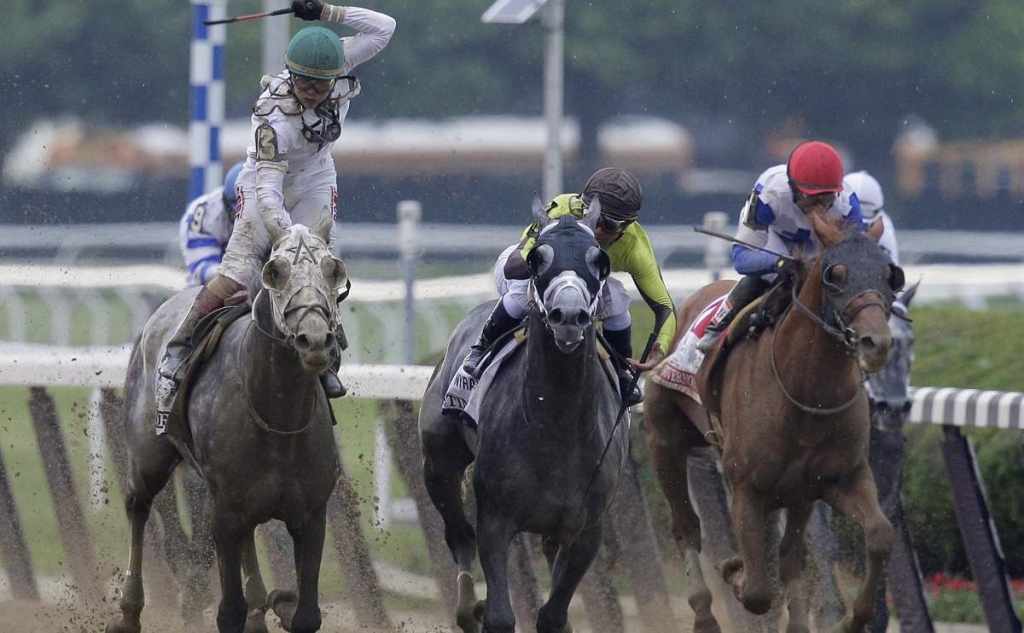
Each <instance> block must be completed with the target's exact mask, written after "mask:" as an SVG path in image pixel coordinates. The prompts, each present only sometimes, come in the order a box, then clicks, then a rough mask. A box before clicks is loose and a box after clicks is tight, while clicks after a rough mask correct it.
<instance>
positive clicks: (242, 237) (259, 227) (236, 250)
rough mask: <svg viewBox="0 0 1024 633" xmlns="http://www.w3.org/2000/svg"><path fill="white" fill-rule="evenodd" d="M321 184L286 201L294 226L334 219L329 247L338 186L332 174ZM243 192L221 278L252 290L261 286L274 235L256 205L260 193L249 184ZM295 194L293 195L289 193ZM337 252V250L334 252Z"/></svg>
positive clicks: (245, 184)
mask: <svg viewBox="0 0 1024 633" xmlns="http://www.w3.org/2000/svg"><path fill="white" fill-rule="evenodd" d="M317 180H318V182H312V183H308V184H307V187H306V188H305V189H304V190H303V191H302V192H301V193H299V194H296V195H288V196H287V197H286V204H285V206H286V210H287V211H288V215H289V216H290V217H291V220H292V223H294V224H303V225H305V226H307V227H310V228H312V227H314V226H316V225H317V224H319V223H320V222H321V221H323V220H324V218H331V219H332V227H331V236H330V241H329V244H328V246H333V244H334V227H333V219H334V216H335V214H336V213H337V200H338V186H337V180H336V178H335V177H334V176H333V174H331V177H330V178H326V177H324V178H318V179H317ZM241 187H242V192H241V196H239V199H238V207H239V208H238V212H239V213H240V215H239V217H238V218H237V219H236V220H235V228H234V230H233V231H232V232H231V239H230V240H228V246H227V250H226V251H225V252H224V259H223V261H222V263H221V266H220V274H222V275H224V276H226V277H228V278H230V279H233V280H234V281H236V282H238V283H240V284H244V285H245V286H246V287H247V288H252V287H253V284H259V283H260V281H259V280H260V275H261V272H262V270H263V264H264V262H265V261H266V258H267V256H268V255H269V254H270V247H271V246H272V244H271V243H270V235H269V234H268V233H267V229H266V227H265V226H264V224H263V217H262V216H261V215H260V210H259V206H258V205H257V203H256V190H255V188H254V187H253V186H252V185H251V184H249V183H244V184H242V185H241ZM287 193H288V194H291V193H292V192H291V191H288V192H287ZM332 250H333V249H332Z"/></svg>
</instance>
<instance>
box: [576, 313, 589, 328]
mask: <svg viewBox="0 0 1024 633" xmlns="http://www.w3.org/2000/svg"><path fill="white" fill-rule="evenodd" d="M576 325H578V326H580V327H587V326H588V325H590V314H588V313H586V312H580V313H579V314H577V315H576Z"/></svg>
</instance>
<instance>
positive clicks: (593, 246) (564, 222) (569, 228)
mask: <svg viewBox="0 0 1024 633" xmlns="http://www.w3.org/2000/svg"><path fill="white" fill-rule="evenodd" d="M538 221H540V222H541V223H542V229H541V231H540V235H539V236H538V237H537V246H536V247H535V248H534V249H533V250H532V251H531V252H530V254H529V256H528V257H527V262H526V263H527V264H528V265H529V267H530V272H531V277H532V280H533V284H534V300H535V301H536V302H537V306H538V308H539V309H540V311H541V315H542V318H543V319H544V322H545V324H546V326H547V328H548V330H550V331H551V333H552V335H553V337H554V339H555V345H556V346H557V347H558V349H559V350H561V351H562V352H564V353H569V352H572V351H574V350H575V349H576V348H577V347H578V346H579V344H580V343H581V342H582V341H583V338H584V335H585V334H586V331H587V329H588V328H589V327H591V326H592V325H593V320H594V313H595V312H596V310H597V302H598V299H599V298H600V296H601V291H602V288H603V287H604V281H605V279H607V277H608V274H609V272H610V268H611V264H610V260H609V258H608V254H607V253H605V252H604V251H603V250H601V248H600V247H599V246H598V245H597V240H596V239H595V238H594V233H593V230H592V229H591V228H590V227H589V226H587V225H586V224H584V223H577V221H576V220H575V219H573V218H572V217H571V216H563V217H562V218H559V219H558V220H549V219H547V218H546V217H545V216H540V217H539V218H538Z"/></svg>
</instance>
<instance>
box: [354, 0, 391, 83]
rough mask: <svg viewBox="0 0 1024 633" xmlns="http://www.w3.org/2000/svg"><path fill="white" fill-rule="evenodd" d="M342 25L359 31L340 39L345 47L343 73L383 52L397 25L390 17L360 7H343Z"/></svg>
mask: <svg viewBox="0 0 1024 633" xmlns="http://www.w3.org/2000/svg"><path fill="white" fill-rule="evenodd" d="M342 24H344V25H346V26H350V27H352V28H354V29H355V30H357V31H359V32H358V33H357V34H355V35H353V36H351V37H343V38H341V41H342V43H343V45H344V46H345V69H346V70H345V72H349V71H351V70H352V69H353V68H355V67H356V66H358V65H359V64H362V63H363V62H365V61H367V60H369V59H371V58H372V57H373V56H374V55H376V54H377V53H379V52H381V51H382V50H384V47H385V46H387V45H388V42H390V41H391V36H392V35H394V33H395V26H396V24H397V23H396V22H395V19H394V18H393V17H391V16H390V15H385V14H383V13H378V12H377V11H371V10H369V9H363V8H360V7H345V19H344V21H343V22H342Z"/></svg>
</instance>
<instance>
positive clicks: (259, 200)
mask: <svg viewBox="0 0 1024 633" xmlns="http://www.w3.org/2000/svg"><path fill="white" fill-rule="evenodd" d="M287 172H288V163H286V162H275V161H266V160H261V161H256V206H257V207H258V208H259V210H260V217H262V218H263V225H264V226H270V225H271V224H273V225H275V226H278V227H280V228H282V229H286V228H288V227H289V226H291V224H292V219H291V218H290V217H289V216H288V211H286V210H285V208H284V176H285V174H286V173H287Z"/></svg>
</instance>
